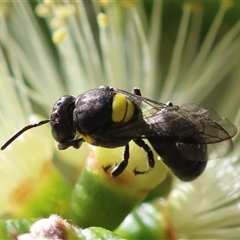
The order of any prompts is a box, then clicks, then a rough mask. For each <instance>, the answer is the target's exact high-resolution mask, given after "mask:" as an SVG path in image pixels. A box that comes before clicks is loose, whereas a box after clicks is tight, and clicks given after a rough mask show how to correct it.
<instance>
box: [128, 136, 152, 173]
mask: <svg viewBox="0 0 240 240" xmlns="http://www.w3.org/2000/svg"><path fill="white" fill-rule="evenodd" d="M133 141H134V142H135V143H136V144H137V145H138V146H139V147H140V148H143V150H144V151H145V152H146V154H147V164H148V168H147V169H146V170H145V171H137V170H136V168H135V169H134V171H133V172H134V174H135V175H138V174H145V173H149V172H150V171H151V170H152V169H153V168H154V166H155V160H154V156H153V152H152V150H151V148H150V147H149V146H148V145H147V144H146V143H145V142H144V141H143V140H142V139H134V140H133Z"/></svg>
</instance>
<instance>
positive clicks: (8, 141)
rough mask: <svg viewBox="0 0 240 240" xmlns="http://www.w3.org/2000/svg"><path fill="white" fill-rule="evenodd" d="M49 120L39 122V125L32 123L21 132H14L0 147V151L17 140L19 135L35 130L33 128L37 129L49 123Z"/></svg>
mask: <svg viewBox="0 0 240 240" xmlns="http://www.w3.org/2000/svg"><path fill="white" fill-rule="evenodd" d="M49 122H50V119H46V120H43V121H40V122H39V123H34V124H30V125H27V126H25V127H24V128H22V129H21V130H19V131H18V132H16V133H15V134H14V135H13V136H12V137H10V138H9V139H8V140H7V141H6V142H5V143H4V144H3V145H2V146H1V150H4V149H5V148H6V147H7V146H8V145H10V144H11V143H12V142H13V141H14V140H15V139H16V138H18V137H19V136H20V135H21V134H23V133H24V132H26V131H27V130H29V129H31V128H35V127H39V126H41V125H43V124H46V123H49Z"/></svg>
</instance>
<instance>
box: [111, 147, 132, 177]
mask: <svg viewBox="0 0 240 240" xmlns="http://www.w3.org/2000/svg"><path fill="white" fill-rule="evenodd" d="M129 156H130V154H129V144H127V145H125V148H124V152H123V157H122V161H121V162H120V163H119V165H117V166H116V167H115V168H114V169H113V170H112V171H111V177H117V176H119V175H120V174H121V173H122V172H123V171H124V170H125V169H126V167H127V165H128V159H129Z"/></svg>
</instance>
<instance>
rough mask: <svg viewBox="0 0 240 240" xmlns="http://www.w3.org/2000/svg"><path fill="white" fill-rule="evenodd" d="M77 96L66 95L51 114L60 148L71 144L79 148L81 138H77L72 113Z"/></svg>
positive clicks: (54, 134) (52, 127)
mask: <svg viewBox="0 0 240 240" xmlns="http://www.w3.org/2000/svg"><path fill="white" fill-rule="evenodd" d="M75 100H76V97H74V96H71V95H64V96H62V97H60V98H59V100H58V101H57V102H56V103H55V104H54V106H53V109H52V114H51V116H50V125H51V132H52V136H53V138H54V139H55V140H56V141H57V142H58V143H59V144H58V148H59V149H60V150H62V149H66V148H68V147H70V146H73V147H74V148H79V147H80V145H81V142H82V141H80V140H75V136H76V130H75V128H74V127H73V117H72V113H73V110H74V108H75Z"/></svg>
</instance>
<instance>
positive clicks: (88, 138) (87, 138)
mask: <svg viewBox="0 0 240 240" xmlns="http://www.w3.org/2000/svg"><path fill="white" fill-rule="evenodd" d="M82 138H83V139H84V141H85V142H87V143H89V144H93V143H94V139H93V138H92V137H90V136H89V135H82Z"/></svg>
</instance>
